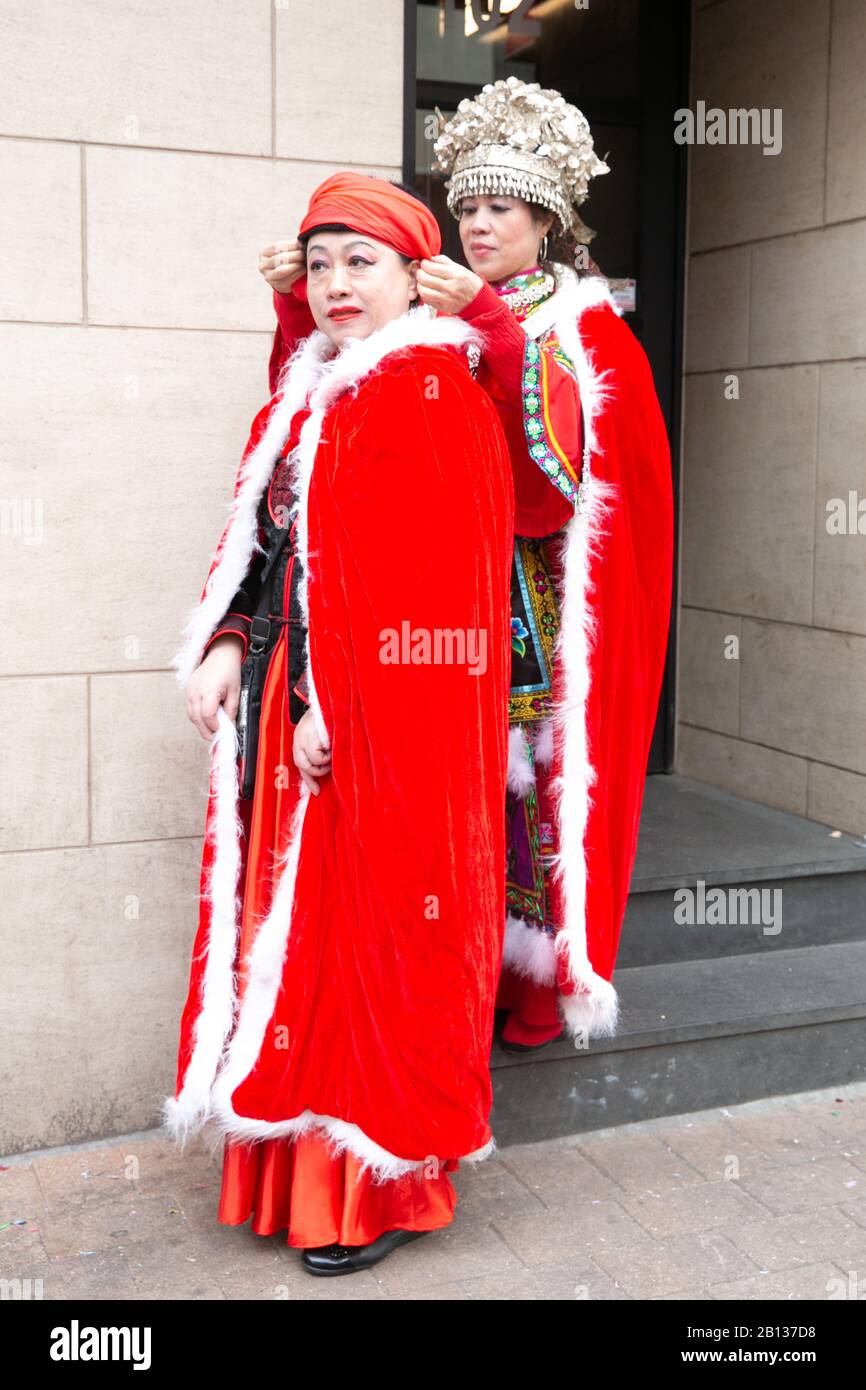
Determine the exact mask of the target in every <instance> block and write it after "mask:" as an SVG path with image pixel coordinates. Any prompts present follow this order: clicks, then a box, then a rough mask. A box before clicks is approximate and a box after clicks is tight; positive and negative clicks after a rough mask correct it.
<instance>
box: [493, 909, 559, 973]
mask: <svg viewBox="0 0 866 1390" xmlns="http://www.w3.org/2000/svg"><path fill="white" fill-rule="evenodd" d="M502 963H503V965H507V966H509V968H510V969H511V970H513V971H514V973H515V975H523V976H524V977H525V978H526V979H529V980H535V982H536V984H539V985H552V984H555V983H556V947H555V946H554V941H553V937H552V936H550V935H549V934H548V933H547V932H546V931H542V929H541V928H540V927H536V926H533V924H532V923H531V922H524V921H523V920H522V919H521V918H520V917H511V916H508V917H506V919H505V943H504V947H503V952H502Z"/></svg>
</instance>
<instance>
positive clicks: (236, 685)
mask: <svg viewBox="0 0 866 1390" xmlns="http://www.w3.org/2000/svg"><path fill="white" fill-rule="evenodd" d="M243 650H244V643H243V638H241V637H233V636H232V635H231V634H230V633H226V635H225V636H223V637H218V638H217V640H216V641H215V642H214V643H213V645H212V646H211V648H210V651H209V652H208V654H207V656H206V657H205V659H204V661H203V662H202V663H201V665H200V666H197V667H196V669H195V670H194V671H193V673H192V675H191V676H190V679H189V684H188V685H187V688H186V712H187V715H188V716H189V718H190V719H191V720H192V722H193V724H194V725H195V727H196V728H197V729H198V731H199V733H200V734H201V736H202V738H206V739H208V740H210V739H212V738H213V736H214V734H215V733H216V731H217V710H218V709H219V707H220V705H224V706H225V712H226V714H227V715H228V717H229V719H236V718H237V713H238V704H239V703H240V695H241V663H242V660H243Z"/></svg>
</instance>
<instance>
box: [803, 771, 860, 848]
mask: <svg viewBox="0 0 866 1390" xmlns="http://www.w3.org/2000/svg"><path fill="white" fill-rule="evenodd" d="M804 814H805V815H807V816H808V817H809V819H810V820H816V821H820V823H821V824H822V825H831V826H832V827H833V829H834V830H847V831H848V832H849V834H851V835H860V836H861V837H864V838H866V776H863V775H862V774H858V773H856V772H848V771H847V769H843V768H840V767H826V766H825V765H824V764H823V763H810V765H809V796H808V800H807V804H806V811H805V813H804Z"/></svg>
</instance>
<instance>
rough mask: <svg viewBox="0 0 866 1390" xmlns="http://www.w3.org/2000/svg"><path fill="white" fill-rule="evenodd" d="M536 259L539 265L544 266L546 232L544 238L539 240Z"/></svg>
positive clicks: (545, 258)
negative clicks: (539, 244)
mask: <svg viewBox="0 0 866 1390" xmlns="http://www.w3.org/2000/svg"><path fill="white" fill-rule="evenodd" d="M538 259H539V262H540V264H541V265H544V262H545V261H546V260H547V232H545V233H544V236H543V237H542V238H541V246H540V248H539V251H538Z"/></svg>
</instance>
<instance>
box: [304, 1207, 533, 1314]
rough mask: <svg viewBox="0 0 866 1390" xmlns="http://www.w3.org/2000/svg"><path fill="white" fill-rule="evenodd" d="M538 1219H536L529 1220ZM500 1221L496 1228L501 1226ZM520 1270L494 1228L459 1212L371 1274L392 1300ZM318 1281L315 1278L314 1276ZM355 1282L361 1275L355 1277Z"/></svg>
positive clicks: (385, 1261) (312, 1276) (397, 1251)
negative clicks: (466, 1218) (464, 1219)
mask: <svg viewBox="0 0 866 1390" xmlns="http://www.w3.org/2000/svg"><path fill="white" fill-rule="evenodd" d="M526 1219H527V1220H529V1219H533V1220H534V1219H535V1218H526ZM500 1224H501V1223H500V1222H497V1223H496V1226H497V1227H499V1226H500ZM519 1269H520V1261H519V1260H518V1259H517V1257H516V1255H514V1254H512V1252H511V1250H510V1249H509V1247H508V1245H507V1244H506V1242H505V1241H503V1239H502V1238H501V1236H500V1235H498V1234H497V1230H496V1229H494V1228H493V1227H492V1226H479V1225H476V1224H475V1223H473V1222H466V1223H465V1224H464V1223H463V1222H461V1221H460V1219H459V1208H458V1212H457V1213H455V1218H454V1222H453V1223H452V1224H451V1225H449V1226H444V1227H442V1229H441V1230H436V1231H429V1232H428V1233H427V1234H426V1235H424V1236H422V1237H421V1238H420V1239H419V1240H413V1241H410V1242H409V1244H408V1245H404V1246H400V1247H399V1248H398V1249H396V1250H394V1251H393V1252H392V1254H390V1255H389V1256H388V1258H387V1259H386V1260H383V1261H382V1263H381V1264H379V1265H376V1266H375V1269H374V1270H372V1271H370V1272H371V1273H373V1274H375V1275H376V1276H377V1282H378V1283H379V1284H380V1286H381V1287H382V1288H383V1290H384V1292H385V1293H386V1294H387V1295H388V1297H392V1296H393V1295H394V1294H396V1293H397V1292H399V1291H402V1292H403V1293H404V1294H408V1293H412V1294H414V1295H415V1296H416V1297H424V1296H425V1295H426V1290H427V1289H428V1288H429V1287H432V1286H435V1285H437V1284H442V1283H445V1282H447V1281H451V1280H457V1281H458V1282H461V1283H462V1281H463V1280H464V1279H474V1278H480V1277H481V1276H482V1275H486V1274H490V1272H491V1271H495V1272H497V1273H499V1274H512V1273H515V1272H517V1271H518V1270H519ZM310 1277H311V1278H314V1277H315V1276H314V1275H311V1276H310ZM351 1277H352V1278H353V1279H354V1278H355V1277H357V1276H355V1275H352V1276H351ZM348 1281H349V1276H347V1277H346V1280H345V1281H343V1280H338V1279H334V1280H330V1281H327V1280H324V1279H322V1280H321V1281H320V1282H321V1283H326V1282H330V1283H341V1282H348Z"/></svg>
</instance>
